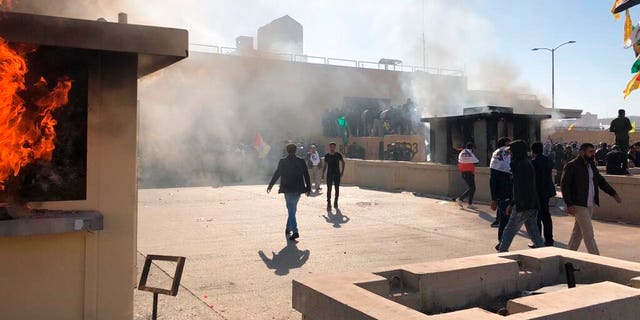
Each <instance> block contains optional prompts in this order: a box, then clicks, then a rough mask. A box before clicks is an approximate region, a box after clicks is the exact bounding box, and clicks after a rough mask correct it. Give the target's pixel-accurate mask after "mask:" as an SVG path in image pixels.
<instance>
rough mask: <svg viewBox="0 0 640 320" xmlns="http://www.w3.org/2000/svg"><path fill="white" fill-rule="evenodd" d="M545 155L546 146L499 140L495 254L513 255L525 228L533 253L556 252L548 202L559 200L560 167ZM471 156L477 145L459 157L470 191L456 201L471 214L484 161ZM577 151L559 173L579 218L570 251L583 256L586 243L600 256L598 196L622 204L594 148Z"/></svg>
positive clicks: (494, 163) (493, 175)
mask: <svg viewBox="0 0 640 320" xmlns="http://www.w3.org/2000/svg"><path fill="white" fill-rule="evenodd" d="M544 149H545V147H544V144H543V143H541V142H534V143H533V144H532V145H531V146H529V145H528V144H527V143H526V142H525V141H523V140H514V141H511V139H509V138H507V137H504V138H501V139H499V140H498V148H497V149H496V150H495V151H494V152H493V154H492V156H491V162H490V165H489V166H490V178H489V189H490V191H491V209H492V210H495V211H496V220H495V221H494V222H493V223H492V224H491V226H492V227H497V228H498V244H497V245H496V246H495V249H496V250H497V251H499V252H506V251H508V250H509V247H510V245H511V242H512V241H513V239H514V237H515V236H516V234H517V233H518V231H519V230H520V228H521V227H522V225H524V226H525V228H526V230H527V233H528V234H529V237H530V239H531V241H532V242H531V243H530V244H529V247H531V248H538V247H543V246H554V243H555V240H554V238H553V222H552V219H551V214H550V212H549V199H550V198H551V197H554V196H555V195H556V185H555V184H554V181H553V168H554V166H556V169H557V168H558V166H557V163H554V158H553V156H554V155H553V154H551V155H545V152H544ZM472 150H473V144H472V143H468V144H467V145H466V147H465V148H464V149H463V150H462V151H461V152H460V154H459V156H458V168H459V171H460V173H461V175H462V178H463V179H464V181H465V182H466V183H467V186H468V188H467V190H465V192H464V193H462V194H461V195H460V196H459V197H457V198H456V199H455V200H456V202H457V203H458V205H459V206H460V208H463V207H464V202H463V201H464V200H465V199H466V200H467V201H468V206H467V208H469V209H475V206H474V205H473V195H474V193H475V190H476V184H475V177H474V173H475V165H476V164H477V163H478V162H479V161H478V159H477V158H476V156H475V155H474V154H473V151H472ZM576 150H577V154H576V155H575V156H573V154H572V153H570V152H572V150H571V149H569V150H568V151H569V152H567V153H566V154H564V155H563V157H562V167H561V168H560V170H559V172H561V176H560V180H559V185H560V189H561V192H562V198H563V199H564V202H565V204H566V206H567V213H568V214H569V215H571V216H574V217H575V223H574V227H573V231H572V233H571V238H570V239H569V242H568V247H569V249H571V250H578V247H579V246H580V243H581V242H582V241H583V240H584V243H585V246H586V247H587V251H588V252H589V253H592V254H600V251H599V250H598V246H597V244H596V240H595V237H594V232H593V225H592V223H591V216H592V215H593V208H594V207H595V206H598V205H599V192H598V190H599V189H602V190H603V191H604V192H605V193H607V194H608V195H610V196H611V197H613V198H614V199H615V200H616V201H617V202H618V203H621V202H622V199H621V198H620V196H619V195H618V194H617V193H616V191H615V190H614V189H613V188H612V187H611V186H610V185H609V184H608V183H607V181H606V180H605V178H604V177H603V176H602V175H601V174H600V171H599V170H598V167H597V163H596V148H595V146H594V145H593V144H591V143H583V144H581V145H580V146H579V147H577V148H576ZM563 152H564V150H563ZM619 152H621V151H619ZM568 154H571V157H569V156H567V155H568ZM608 154H610V153H608Z"/></svg>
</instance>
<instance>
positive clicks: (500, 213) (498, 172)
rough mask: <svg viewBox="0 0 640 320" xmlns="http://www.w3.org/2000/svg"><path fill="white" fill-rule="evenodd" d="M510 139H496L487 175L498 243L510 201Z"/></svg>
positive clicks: (505, 223) (493, 224) (506, 218)
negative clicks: (494, 212) (488, 174)
mask: <svg viewBox="0 0 640 320" xmlns="http://www.w3.org/2000/svg"><path fill="white" fill-rule="evenodd" d="M509 142H511V139H509V138H506V137H502V138H500V139H498V149H496V150H495V151H494V152H493V154H492V155H491V162H490V163H489V167H490V168H491V171H490V176H489V189H490V191H491V210H496V221H494V222H493V223H492V224H491V227H493V228H498V245H497V246H496V250H498V248H499V246H500V240H502V232H503V231H504V227H506V226H507V222H509V217H508V216H507V215H506V214H505V212H506V210H507V207H508V206H509V203H510V202H511V192H512V189H513V186H512V185H511V152H510V151H509V148H508V147H507V144H509Z"/></svg>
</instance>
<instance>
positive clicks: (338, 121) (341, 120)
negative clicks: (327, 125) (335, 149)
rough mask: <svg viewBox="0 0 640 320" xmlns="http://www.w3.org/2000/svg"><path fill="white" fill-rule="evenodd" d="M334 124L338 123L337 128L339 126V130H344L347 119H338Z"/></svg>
mask: <svg viewBox="0 0 640 320" xmlns="http://www.w3.org/2000/svg"><path fill="white" fill-rule="evenodd" d="M336 122H337V123H338V126H340V127H341V128H344V127H346V126H347V118H345V117H340V118H338V119H336Z"/></svg>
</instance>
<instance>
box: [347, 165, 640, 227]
mask: <svg viewBox="0 0 640 320" xmlns="http://www.w3.org/2000/svg"><path fill="white" fill-rule="evenodd" d="M346 161H347V166H346V168H345V175H344V179H343V181H344V182H345V183H349V184H353V185H357V186H360V187H365V188H375V189H382V190H406V191H410V192H418V193H426V194H432V195H438V196H444V197H456V196H458V195H459V194H461V193H462V192H463V191H464V190H465V188H466V184H465V183H464V181H463V180H462V177H461V176H460V172H458V168H457V166H455V165H444V164H437V163H427V162H402V161H376V160H357V159H347V160H346ZM604 176H605V178H606V179H607V181H608V182H609V183H610V184H611V186H613V188H614V189H616V191H617V192H618V193H619V194H620V196H621V197H622V198H623V204H622V205H619V204H617V203H615V201H614V200H613V199H612V198H611V197H609V196H608V195H607V194H606V193H604V192H600V202H601V203H600V207H599V208H597V209H596V210H595V212H594V217H595V218H596V219H601V220H614V221H622V222H626V223H632V224H640V212H638V208H640V197H636V196H635V195H636V193H637V192H638V190H640V176H611V175H604ZM475 201H478V202H489V201H491V192H490V190H489V168H487V167H479V168H476V194H475Z"/></svg>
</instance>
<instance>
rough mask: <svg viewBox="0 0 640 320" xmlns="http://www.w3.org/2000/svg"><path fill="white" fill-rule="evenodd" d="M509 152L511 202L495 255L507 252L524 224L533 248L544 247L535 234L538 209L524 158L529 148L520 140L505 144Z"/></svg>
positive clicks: (533, 182)
mask: <svg viewBox="0 0 640 320" xmlns="http://www.w3.org/2000/svg"><path fill="white" fill-rule="evenodd" d="M509 150H511V174H512V175H513V199H512V200H511V204H510V205H509V207H508V208H507V215H509V222H508V223H507V227H506V228H505V229H504V233H503V234H502V240H501V241H500V248H499V250H498V251H500V252H507V251H509V247H510V246H511V242H512V241H513V238H514V237H515V236H516V234H518V231H520V228H521V227H522V225H523V224H524V226H525V228H526V229H527V233H528V234H529V236H530V237H531V239H532V240H533V244H534V246H535V247H536V248H539V247H542V246H544V241H543V240H542V237H541V236H540V232H539V231H538V224H537V223H538V222H537V216H538V209H539V208H540V203H539V200H538V192H537V188H536V175H535V171H534V169H533V165H532V164H531V160H529V159H528V158H527V152H528V151H529V145H528V144H527V143H526V142H524V141H522V140H514V141H513V142H511V143H510V144H509Z"/></svg>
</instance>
